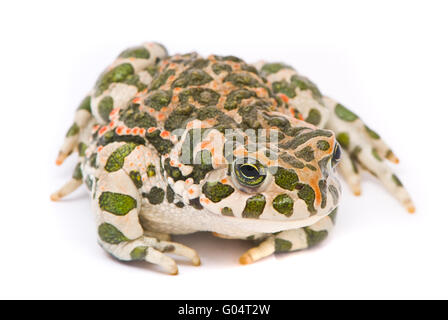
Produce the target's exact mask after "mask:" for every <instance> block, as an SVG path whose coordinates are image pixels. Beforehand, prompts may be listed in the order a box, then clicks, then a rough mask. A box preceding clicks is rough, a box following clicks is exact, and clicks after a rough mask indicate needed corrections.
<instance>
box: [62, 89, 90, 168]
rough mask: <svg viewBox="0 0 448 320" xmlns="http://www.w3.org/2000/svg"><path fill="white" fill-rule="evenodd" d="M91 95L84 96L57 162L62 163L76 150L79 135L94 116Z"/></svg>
mask: <svg viewBox="0 0 448 320" xmlns="http://www.w3.org/2000/svg"><path fill="white" fill-rule="evenodd" d="M90 100H91V96H90V95H88V96H87V97H85V98H84V100H83V101H82V102H81V104H80V105H79V107H78V110H76V113H75V120H74V122H73V124H72V126H71V127H70V128H69V129H68V131H67V133H66V135H65V139H64V143H63V144H62V146H61V148H60V149H59V153H58V156H57V158H56V164H57V165H61V164H62V163H63V162H64V160H65V159H66V158H67V157H68V156H69V155H70V154H71V153H72V152H73V151H74V150H75V148H76V147H77V146H78V143H79V137H80V134H81V131H82V130H83V129H84V128H85V127H86V126H87V124H88V123H89V120H90V119H91V118H92V113H91V112H92V111H91V108H90Z"/></svg>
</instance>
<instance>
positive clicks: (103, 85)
mask: <svg viewBox="0 0 448 320" xmlns="http://www.w3.org/2000/svg"><path fill="white" fill-rule="evenodd" d="M133 74H134V68H133V67H132V65H131V64H130V63H123V64H120V65H119V66H116V67H115V68H113V69H112V70H110V71H107V72H106V73H104V74H103V75H101V76H100V78H99V79H98V81H97V82H96V84H95V89H96V90H95V96H96V97H98V96H99V95H100V94H102V93H103V92H104V91H105V90H106V89H107V88H109V85H110V84H111V83H114V82H124V81H126V80H127V79H128V78H129V77H130V76H132V75H133Z"/></svg>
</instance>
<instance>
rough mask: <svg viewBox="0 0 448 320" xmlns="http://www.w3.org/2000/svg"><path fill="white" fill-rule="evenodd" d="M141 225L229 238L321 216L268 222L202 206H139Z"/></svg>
mask: <svg viewBox="0 0 448 320" xmlns="http://www.w3.org/2000/svg"><path fill="white" fill-rule="evenodd" d="M141 217H142V224H143V227H144V228H145V229H146V230H149V231H157V232H163V233H169V234H188V233H193V232H197V231H211V232H216V233H220V234H223V235H227V236H229V237H232V238H246V237H248V236H251V235H254V234H259V233H273V232H279V231H283V230H289V229H297V228H302V227H306V226H309V225H312V224H313V223H315V222H317V221H319V220H320V219H322V218H323V217H322V216H313V217H310V218H307V219H305V220H290V221H283V220H282V221H270V220H258V219H242V218H234V217H226V216H222V215H216V214H214V213H212V212H210V211H208V210H206V209H203V210H196V209H194V208H193V207H190V206H185V207H183V208H178V207H176V206H175V205H173V204H160V205H158V206H149V207H143V208H142V212H141Z"/></svg>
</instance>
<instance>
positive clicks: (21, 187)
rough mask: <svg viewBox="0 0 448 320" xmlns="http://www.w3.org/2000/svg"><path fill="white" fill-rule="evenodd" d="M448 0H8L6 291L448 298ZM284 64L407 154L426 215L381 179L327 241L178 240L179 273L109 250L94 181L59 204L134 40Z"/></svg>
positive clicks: (0, 289) (350, 199)
mask: <svg viewBox="0 0 448 320" xmlns="http://www.w3.org/2000/svg"><path fill="white" fill-rule="evenodd" d="M447 9H448V8H447V6H446V2H444V1H428V0H426V1H418V2H417V1H378V0H377V1H371V2H368V3H367V2H366V1H325V2H324V1H279V0H276V1H260V0H259V1H241V0H240V1H229V0H226V1H179V2H176V1H141V2H138V1H129V0H126V1H120V2H118V1H101V2H100V1H86V2H84V1H72V2H70V3H69V2H66V1H54V2H48V1H29V2H23V1H8V2H5V1H4V2H2V4H1V5H0V32H1V40H0V46H1V51H0V55H1V59H0V64H1V65H0V90H1V91H0V102H1V106H0V112H1V118H0V119H1V125H0V130H1V131H0V137H1V157H0V165H1V173H0V187H1V202H0V203H1V221H0V298H144V299H170V298H191V299H195V298H209V299H212V298H219V299H228V298H233V299H240V298H245V299H258V298H265V299H277V298H278V299H280V298H284V299H311V298H448V292H447V290H448V289H447V288H448V276H447V272H448V257H447V252H448V251H447V245H448V233H447V223H448V208H447V206H448V202H447V201H446V199H447V196H448V195H447V193H446V182H447V178H448V177H447V165H446V162H447V155H448V154H447V139H448V137H447V134H446V133H447V121H446V119H447V116H448V113H447V110H448V105H447V87H448V78H447V74H448V63H447V57H448V46H447V43H448V42H447V31H448V19H447V12H448V10H447ZM148 40H155V41H159V42H161V43H163V44H165V45H166V47H167V48H168V50H169V51H170V52H171V53H176V52H181V53H185V52H189V51H192V50H197V51H198V52H199V53H201V54H204V55H207V54H210V53H217V54H233V55H236V56H240V57H242V58H244V59H245V60H246V61H249V62H252V61H256V60H258V59H265V60H270V61H279V60H280V61H285V62H287V63H288V64H291V65H293V66H294V67H295V68H296V69H297V70H299V72H301V73H302V74H305V75H307V76H309V77H310V78H311V79H312V80H313V81H315V82H316V83H317V84H318V85H319V86H320V88H321V90H322V91H323V92H324V93H325V94H327V95H330V96H332V97H334V98H336V99H338V100H339V101H341V102H343V103H344V104H345V105H347V106H348V107H349V108H351V109H353V110H354V111H355V112H356V113H358V114H359V115H360V116H361V117H362V118H363V119H364V120H366V122H367V123H368V124H369V125H370V126H371V127H373V128H374V129H375V130H377V131H378V132H380V133H381V134H382V136H383V137H384V138H385V139H386V140H387V142H388V143H389V144H390V145H391V146H392V147H393V149H394V151H395V152H396V154H397V155H398V156H399V157H400V159H401V164H400V165H399V166H394V168H395V170H396V172H397V174H398V175H399V176H400V177H401V178H402V181H403V182H404V184H405V185H406V186H407V188H408V189H409V191H410V193H411V194H412V195H413V198H414V200H415V203H416V207H417V212H416V214H415V215H409V214H408V213H406V211H405V210H404V209H403V208H402V207H401V206H400V205H399V204H398V203H397V202H396V201H395V200H394V199H393V198H392V197H391V196H390V195H389V194H387V193H386V191H385V190H384V189H383V188H382V186H381V185H379V183H377V181H375V180H374V179H372V178H371V177H369V176H368V175H367V174H366V175H365V176H364V181H363V195H362V197H360V198H357V197H354V196H353V195H351V194H350V193H349V192H348V189H347V188H345V190H346V192H345V193H344V196H343V201H342V204H341V206H340V211H339V217H338V221H337V226H336V229H335V231H334V232H333V233H332V235H331V236H330V238H329V240H328V241H326V242H325V243H324V244H323V245H321V246H320V247H319V248H316V249H313V250H311V251H308V252H298V253H291V254H284V255H277V256H275V257H271V258H268V259H265V260H264V261H260V262H258V263H256V264H253V265H250V266H240V265H238V257H239V255H241V254H242V253H243V252H244V251H245V250H247V249H248V248H249V247H250V244H249V243H248V242H244V241H230V240H222V239H217V238H214V237H212V236H211V235H209V234H200V235H192V236H182V237H176V240H178V241H181V242H183V243H185V244H187V245H189V246H191V247H193V248H195V249H197V250H198V252H199V254H200V255H201V257H202V262H203V265H202V266H201V267H192V266H190V265H188V263H186V262H185V263H184V262H182V261H181V262H180V263H179V267H180V273H179V275H178V276H176V277H173V276H168V275H165V274H163V273H161V272H159V270H158V269H157V268H155V267H154V266H150V265H146V264H141V263H132V264H131V265H129V264H125V263H119V262H115V261H114V260H112V259H111V258H110V257H109V256H108V255H107V254H105V253H104V252H103V251H102V249H100V248H99V246H98V245H97V244H96V234H95V229H96V228H95V226H94V223H93V215H92V214H91V212H90V204H89V200H88V196H87V191H86V188H85V187H83V188H80V189H79V190H78V191H76V192H75V193H74V194H72V195H71V196H69V197H68V198H67V199H66V200H64V201H62V202H60V203H51V202H50V201H49V195H50V193H51V192H52V191H54V190H55V189H57V188H58V187H59V186H60V185H62V184H63V183H64V182H65V181H66V180H67V179H69V177H70V176H71V172H72V168H73V166H74V164H75V159H74V158H70V159H69V160H68V161H67V162H66V163H65V164H64V165H63V166H62V167H56V166H55V165H54V160H55V157H56V155H57V151H58V148H59V146H60V144H61V143H62V140H63V137H64V134H65V132H66V130H67V128H68V127H69V125H70V124H71V123H72V118H73V114H74V110H75V109H76V107H77V105H78V103H79V101H80V100H81V99H82V98H83V96H84V94H85V93H86V92H87V91H88V90H89V89H90V88H91V86H92V85H93V83H94V81H95V80H96V77H97V75H98V74H99V73H100V72H101V71H102V69H103V68H105V67H106V66H107V64H108V63H110V62H111V61H112V60H113V59H114V57H115V56H116V55H117V54H118V53H119V52H120V51H121V50H122V49H124V48H126V47H128V46H132V45H135V44H139V43H141V42H143V41H148Z"/></svg>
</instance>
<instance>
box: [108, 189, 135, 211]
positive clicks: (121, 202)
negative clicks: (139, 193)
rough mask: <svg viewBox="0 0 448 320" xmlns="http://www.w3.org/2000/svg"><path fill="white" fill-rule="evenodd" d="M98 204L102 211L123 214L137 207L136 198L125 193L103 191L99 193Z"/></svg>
mask: <svg viewBox="0 0 448 320" xmlns="http://www.w3.org/2000/svg"><path fill="white" fill-rule="evenodd" d="M99 206H100V208H101V209H102V210H104V211H107V212H110V213H112V214H115V215H117V216H124V215H126V214H128V213H129V211H131V210H132V209H134V208H137V200H135V199H134V198H132V197H131V196H128V195H127V194H122V193H115V192H109V191H105V192H103V193H102V194H101V195H100V198H99Z"/></svg>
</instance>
